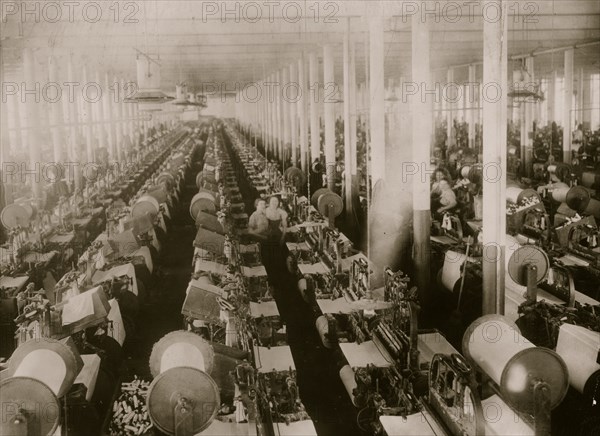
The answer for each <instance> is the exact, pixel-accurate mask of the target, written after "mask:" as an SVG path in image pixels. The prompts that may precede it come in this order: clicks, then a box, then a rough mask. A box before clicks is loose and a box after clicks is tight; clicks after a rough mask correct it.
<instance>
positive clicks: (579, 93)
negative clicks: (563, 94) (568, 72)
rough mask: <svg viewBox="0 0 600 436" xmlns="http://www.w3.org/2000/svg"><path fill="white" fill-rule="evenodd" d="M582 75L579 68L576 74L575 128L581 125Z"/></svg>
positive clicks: (582, 106) (581, 69) (581, 70)
mask: <svg viewBox="0 0 600 436" xmlns="http://www.w3.org/2000/svg"><path fill="white" fill-rule="evenodd" d="M583 84H584V73H583V68H579V71H578V74H577V112H575V115H576V116H575V121H577V125H576V126H575V127H576V128H577V127H579V124H583V114H584V111H583V108H584V104H583V102H584V96H585V94H584V89H585V87H584V85H583Z"/></svg>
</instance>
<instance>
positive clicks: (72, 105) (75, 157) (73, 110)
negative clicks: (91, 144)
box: [68, 57, 82, 190]
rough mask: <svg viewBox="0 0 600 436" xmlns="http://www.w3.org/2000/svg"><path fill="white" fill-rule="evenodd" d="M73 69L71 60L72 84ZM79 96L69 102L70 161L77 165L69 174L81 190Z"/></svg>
mask: <svg viewBox="0 0 600 436" xmlns="http://www.w3.org/2000/svg"><path fill="white" fill-rule="evenodd" d="M73 70H74V67H73V58H72V57H70V58H69V64H68V77H69V78H68V80H69V82H70V83H75V73H74V71H73ZM77 104H78V95H77V94H76V95H75V96H74V100H73V101H72V102H69V122H70V124H71V126H70V129H69V131H70V132H69V137H70V138H69V142H70V143H71V147H70V153H69V160H70V161H71V162H73V163H75V171H69V174H71V173H73V174H72V175H73V180H74V182H75V189H77V190H79V189H80V188H81V163H82V159H81V154H82V153H81V147H80V144H79V132H78V125H79V113H78V106H77Z"/></svg>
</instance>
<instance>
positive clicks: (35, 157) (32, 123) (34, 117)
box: [23, 48, 43, 206]
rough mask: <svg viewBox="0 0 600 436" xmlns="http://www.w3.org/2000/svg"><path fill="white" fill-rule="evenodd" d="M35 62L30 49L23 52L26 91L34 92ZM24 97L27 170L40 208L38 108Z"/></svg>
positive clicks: (27, 96)
mask: <svg viewBox="0 0 600 436" xmlns="http://www.w3.org/2000/svg"><path fill="white" fill-rule="evenodd" d="M35 68H36V64H35V60H34V56H33V52H32V51H31V49H30V48H26V49H24V50H23V70H24V73H25V86H26V87H27V88H26V91H29V90H35V84H36V83H37V82H36V78H35ZM23 94H24V95H25V110H26V115H27V116H26V117H25V121H26V123H27V124H26V126H25V127H26V128H27V129H28V130H27V143H28V144H27V145H28V150H29V168H28V169H29V170H30V171H32V173H33V174H32V175H31V177H30V178H29V180H31V187H32V190H33V197H34V199H35V203H36V204H37V205H38V206H41V200H42V183H43V182H42V180H43V179H42V177H41V174H40V173H41V170H40V168H41V165H42V154H41V139H42V138H41V136H40V132H39V129H38V123H39V114H38V106H37V103H36V101H35V96H34V95H32V94H29V93H26V92H24V93H23Z"/></svg>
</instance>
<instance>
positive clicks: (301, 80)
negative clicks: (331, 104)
mask: <svg viewBox="0 0 600 436" xmlns="http://www.w3.org/2000/svg"><path fill="white" fill-rule="evenodd" d="M305 72H306V67H305V63H304V54H303V55H302V56H301V57H300V59H298V89H299V92H300V95H299V97H300V98H299V100H298V105H297V111H298V123H299V126H298V127H299V129H300V168H301V169H302V172H303V173H305V174H306V171H307V167H306V155H307V153H308V128H307V123H306V103H307V96H306V92H307V89H306V73H305Z"/></svg>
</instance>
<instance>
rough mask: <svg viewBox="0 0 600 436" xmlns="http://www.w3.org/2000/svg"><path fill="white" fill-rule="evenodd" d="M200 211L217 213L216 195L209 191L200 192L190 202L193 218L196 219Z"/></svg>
mask: <svg viewBox="0 0 600 436" xmlns="http://www.w3.org/2000/svg"><path fill="white" fill-rule="evenodd" d="M200 211H204V212H208V213H213V214H214V213H215V212H216V211H217V204H216V199H215V197H214V196H213V195H212V194H211V193H210V192H208V191H202V192H198V193H197V194H196V195H195V196H194V198H192V201H191V203H190V215H191V216H192V219H194V220H195V219H196V217H197V216H198V213H200Z"/></svg>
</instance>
